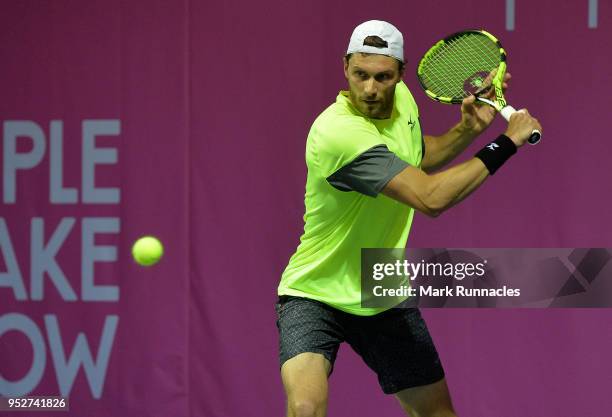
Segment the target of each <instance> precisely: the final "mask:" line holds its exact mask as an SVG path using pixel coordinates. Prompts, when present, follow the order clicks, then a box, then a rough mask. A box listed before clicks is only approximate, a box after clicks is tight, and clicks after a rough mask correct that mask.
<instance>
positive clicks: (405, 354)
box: [275, 296, 444, 394]
mask: <svg viewBox="0 0 612 417" xmlns="http://www.w3.org/2000/svg"><path fill="white" fill-rule="evenodd" d="M275 307H276V313H277V317H278V319H277V321H276V326H277V327H278V330H279V333H280V365H281V366H282V365H283V363H285V361H287V360H288V359H291V358H292V357H294V356H296V355H298V354H300V353H304V352H314V353H320V354H322V355H323V356H324V357H325V358H327V360H329V362H330V363H331V365H332V370H333V365H334V361H335V360H336V354H337V353H338V348H339V347H340V343H342V342H345V341H346V342H348V344H349V345H351V347H352V348H353V350H354V351H355V352H356V353H357V354H359V355H360V356H361V357H362V359H363V360H364V362H365V363H366V364H367V365H368V367H370V369H372V370H373V371H374V372H375V373H376V374H377V375H378V382H379V383H380V386H381V388H382V390H383V392H384V393H385V394H394V393H396V392H399V391H401V390H403V389H406V388H411V387H416V386H421V385H427V384H432V383H434V382H437V381H439V380H441V379H442V378H443V377H444V370H443V368H442V364H441V363H440V358H439V357H438V353H437V351H436V348H435V346H434V344H433V341H432V339H431V336H430V335H429V331H428V330H427V326H426V324H425V321H424V320H423V318H422V317H421V313H420V312H419V310H418V309H416V308H392V309H390V310H387V311H384V312H382V313H380V314H376V315H374V316H356V315H354V314H349V313H345V312H343V311H340V310H337V309H335V308H332V307H330V306H328V305H327V304H324V303H321V302H319V301H316V300H311V299H307V298H300V297H292V296H281V297H279V300H278V303H277V304H276V306H275Z"/></svg>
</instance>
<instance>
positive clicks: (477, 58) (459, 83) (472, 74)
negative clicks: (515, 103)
mask: <svg viewBox="0 0 612 417" xmlns="http://www.w3.org/2000/svg"><path fill="white" fill-rule="evenodd" d="M505 74H506V51H504V49H503V48H502V46H501V43H500V42H499V41H498V40H497V38H495V36H493V35H491V34H490V33H488V32H485V31H484V30H466V31H464V32H458V33H454V34H452V35H450V36H448V37H446V38H444V39H443V40H441V41H439V42H438V43H436V44H435V45H434V46H432V47H431V48H430V49H429V51H427V52H426V53H425V55H424V56H423V58H422V59H421V62H420V63H419V67H418V70H417V75H418V77H419V82H420V83H421V87H423V89H424V90H425V93H426V94H427V95H428V96H429V97H430V98H432V99H434V100H436V101H439V102H441V103H448V104H461V102H462V101H463V99H464V98H465V97H467V96H469V95H472V94H473V95H474V96H475V97H476V100H478V101H480V102H482V103H487V104H489V105H491V106H493V107H494V108H495V109H496V110H497V111H498V112H499V113H500V114H501V115H502V116H503V117H504V119H506V120H508V121H509V120H510V116H511V115H512V114H514V113H516V111H517V110H516V109H515V108H514V107H512V106H510V105H508V103H506V99H505V97H504V92H503V90H502V84H503V80H504V75H505ZM491 88H494V90H495V100H490V99H488V98H486V97H483V96H486V95H488V94H489V92H490V91H491ZM541 138H542V134H541V133H540V131H538V130H534V131H533V132H532V133H531V136H530V137H529V139H528V142H529V143H530V144H532V145H535V144H536V143H538V142H539V141H540V139H541Z"/></svg>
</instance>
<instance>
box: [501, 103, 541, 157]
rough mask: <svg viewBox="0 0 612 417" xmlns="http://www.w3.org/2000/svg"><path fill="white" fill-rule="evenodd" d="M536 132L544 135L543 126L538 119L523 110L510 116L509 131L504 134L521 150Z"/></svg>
mask: <svg viewBox="0 0 612 417" xmlns="http://www.w3.org/2000/svg"><path fill="white" fill-rule="evenodd" d="M534 130H539V131H540V133H542V125H541V124H540V122H538V119H536V118H535V117H532V116H531V115H530V114H529V112H528V111H527V109H522V110H519V111H517V112H516V113H514V114H513V115H512V116H510V121H509V122H508V129H506V132H505V133H504V134H505V135H506V136H508V137H509V138H510V139H511V140H512V142H514V144H515V145H516V147H517V148H520V147H521V146H523V145H524V144H525V142H527V139H529V137H530V136H531V133H532V132H533V131H534Z"/></svg>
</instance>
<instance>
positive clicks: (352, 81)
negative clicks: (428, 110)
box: [344, 53, 402, 119]
mask: <svg viewBox="0 0 612 417" xmlns="http://www.w3.org/2000/svg"><path fill="white" fill-rule="evenodd" d="M344 76H345V77H346V79H347V81H348V83H349V97H350V99H351V102H352V103H353V106H355V108H356V109H357V110H359V111H360V112H361V113H363V114H364V115H365V116H367V117H370V118H373V119H387V118H389V117H390V116H391V112H392V111H393V98H394V96H395V85H396V84H397V83H398V82H399V81H400V80H401V78H402V74H401V73H400V71H399V65H398V61H397V60H396V59H395V58H391V57H389V56H386V55H378V54H361V53H355V54H353V55H351V58H350V60H349V61H348V62H347V61H346V58H345V59H344Z"/></svg>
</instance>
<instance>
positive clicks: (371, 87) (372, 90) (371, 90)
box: [363, 78, 376, 97]
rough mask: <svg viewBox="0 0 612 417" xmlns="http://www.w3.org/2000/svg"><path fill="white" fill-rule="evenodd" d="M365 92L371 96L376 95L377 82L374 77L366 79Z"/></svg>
mask: <svg viewBox="0 0 612 417" xmlns="http://www.w3.org/2000/svg"><path fill="white" fill-rule="evenodd" d="M363 92H364V93H365V94H366V95H367V96H370V97H371V96H375V95H376V83H375V81H374V79H373V78H370V79H369V80H368V81H366V83H365V86H364V90H363Z"/></svg>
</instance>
